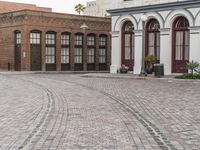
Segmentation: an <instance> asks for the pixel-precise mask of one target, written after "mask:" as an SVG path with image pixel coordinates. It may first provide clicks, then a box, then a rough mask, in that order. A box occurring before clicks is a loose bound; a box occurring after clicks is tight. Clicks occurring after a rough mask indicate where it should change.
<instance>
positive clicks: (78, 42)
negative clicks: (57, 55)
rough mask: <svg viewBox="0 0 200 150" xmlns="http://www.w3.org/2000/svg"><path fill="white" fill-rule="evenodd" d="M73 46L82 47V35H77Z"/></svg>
mask: <svg viewBox="0 0 200 150" xmlns="http://www.w3.org/2000/svg"><path fill="white" fill-rule="evenodd" d="M75 45H77V46H82V45H83V35H81V34H77V35H76V36H75Z"/></svg>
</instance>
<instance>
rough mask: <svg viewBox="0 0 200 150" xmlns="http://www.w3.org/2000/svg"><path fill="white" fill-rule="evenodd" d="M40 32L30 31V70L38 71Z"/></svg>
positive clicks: (39, 67)
mask: <svg viewBox="0 0 200 150" xmlns="http://www.w3.org/2000/svg"><path fill="white" fill-rule="evenodd" d="M41 47H42V45H41V32H40V31H31V32H30V53H31V71H40V70H41V62H42V54H41V53H42V51H41V49H42V48H41Z"/></svg>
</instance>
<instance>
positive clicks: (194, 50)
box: [189, 27, 200, 63]
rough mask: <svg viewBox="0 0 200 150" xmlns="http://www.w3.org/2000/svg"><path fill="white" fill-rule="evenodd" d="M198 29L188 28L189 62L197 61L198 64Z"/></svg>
mask: <svg viewBox="0 0 200 150" xmlns="http://www.w3.org/2000/svg"><path fill="white" fill-rule="evenodd" d="M199 48H200V27H191V28H190V53H189V55H190V56H189V61H192V60H194V61H198V62H199V63H200V50H199Z"/></svg>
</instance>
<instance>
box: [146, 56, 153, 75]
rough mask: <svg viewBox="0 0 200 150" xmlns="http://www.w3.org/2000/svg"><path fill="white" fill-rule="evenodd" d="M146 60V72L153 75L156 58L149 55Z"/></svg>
mask: <svg viewBox="0 0 200 150" xmlns="http://www.w3.org/2000/svg"><path fill="white" fill-rule="evenodd" d="M144 60H145V65H146V68H145V69H146V72H147V73H150V74H151V73H152V72H153V65H154V64H155V63H156V57H155V56H153V55H148V56H146V57H145V59H144Z"/></svg>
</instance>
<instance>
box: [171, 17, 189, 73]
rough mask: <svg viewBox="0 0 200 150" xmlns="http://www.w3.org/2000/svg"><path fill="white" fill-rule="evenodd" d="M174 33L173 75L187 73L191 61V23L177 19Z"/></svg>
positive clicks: (184, 19)
mask: <svg viewBox="0 0 200 150" xmlns="http://www.w3.org/2000/svg"><path fill="white" fill-rule="evenodd" d="M172 28H173V33H172V73H186V72H187V71H188V70H187V67H186V63H187V62H188V61H189V37H190V36H189V22H188V20H187V19H186V18H185V17H183V16H180V17H177V18H176V19H175V21H174V22H173V26H172Z"/></svg>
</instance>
